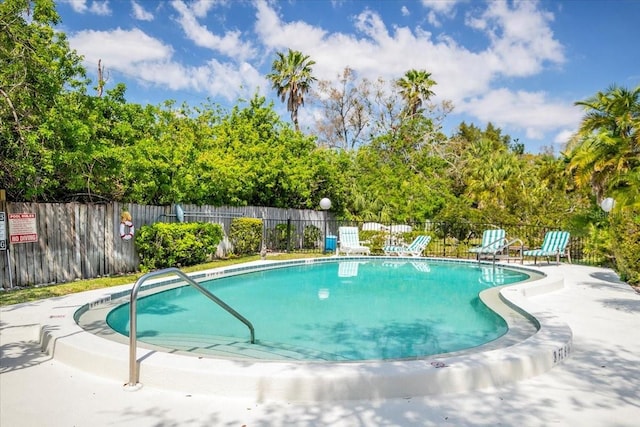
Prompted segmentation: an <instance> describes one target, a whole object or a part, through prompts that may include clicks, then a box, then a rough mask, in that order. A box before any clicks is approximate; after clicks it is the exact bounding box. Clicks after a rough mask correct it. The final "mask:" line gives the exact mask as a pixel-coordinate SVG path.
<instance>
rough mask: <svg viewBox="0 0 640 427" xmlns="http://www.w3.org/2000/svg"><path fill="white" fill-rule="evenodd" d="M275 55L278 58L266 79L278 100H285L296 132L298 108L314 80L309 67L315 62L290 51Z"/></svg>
mask: <svg viewBox="0 0 640 427" xmlns="http://www.w3.org/2000/svg"><path fill="white" fill-rule="evenodd" d="M277 55H278V58H277V59H276V60H275V61H273V65H272V66H271V69H272V70H273V72H272V73H270V74H267V78H268V79H269V80H271V83H272V88H273V89H275V90H276V92H277V94H278V96H279V97H280V100H281V101H282V102H284V101H285V99H286V100H287V111H290V112H291V120H292V121H293V124H294V126H295V129H296V131H299V130H300V127H299V126H298V108H299V107H300V106H301V105H304V95H305V94H306V93H307V92H308V91H309V89H310V88H311V84H312V83H313V82H314V81H315V80H316V78H315V77H313V76H312V75H311V66H312V65H314V64H315V61H313V60H311V59H310V58H309V56H308V55H303V54H302V52H298V51H297V50H291V49H289V51H288V52H287V53H286V54H284V53H283V52H277Z"/></svg>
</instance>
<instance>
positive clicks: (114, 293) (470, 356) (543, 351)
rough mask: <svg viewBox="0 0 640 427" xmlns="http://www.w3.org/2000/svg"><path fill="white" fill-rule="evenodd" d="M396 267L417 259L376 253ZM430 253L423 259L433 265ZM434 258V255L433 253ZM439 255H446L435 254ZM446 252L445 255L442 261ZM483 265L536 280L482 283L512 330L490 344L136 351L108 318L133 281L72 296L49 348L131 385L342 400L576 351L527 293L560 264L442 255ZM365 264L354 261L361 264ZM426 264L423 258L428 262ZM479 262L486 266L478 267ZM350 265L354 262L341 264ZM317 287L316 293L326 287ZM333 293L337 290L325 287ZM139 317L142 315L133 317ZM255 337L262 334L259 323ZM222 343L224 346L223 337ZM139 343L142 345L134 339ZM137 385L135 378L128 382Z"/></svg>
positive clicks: (447, 386) (490, 376)
mask: <svg viewBox="0 0 640 427" xmlns="http://www.w3.org/2000/svg"><path fill="white" fill-rule="evenodd" d="M376 259H382V260H384V261H386V262H388V263H389V265H388V267H389V268H394V266H397V265H398V263H402V262H411V261H413V260H414V259H411V258H407V259H398V258H396V257H393V258H390V257H388V258H385V257H376ZM370 260H372V258H371V257H345V258H314V259H297V260H288V261H274V260H268V261H254V262H251V263H246V264H239V265H236V266H229V267H222V268H216V269H212V270H207V271H203V272H198V273H193V274H190V275H189V277H190V279H191V280H194V281H197V282H206V281H209V280H211V279H217V278H221V277H226V276H233V275H238V274H244V273H248V272H258V271H265V270H269V269H279V268H283V267H290V266H301V265H307V264H314V263H319V264H322V263H336V262H337V261H370ZM431 261H432V259H427V262H428V263H429V264H428V265H429V266H431V264H430V262H431ZM434 261H435V260H434ZM438 261H440V260H438ZM443 261H444V260H443ZM446 261H447V262H450V263H451V264H455V263H462V264H470V265H475V266H477V267H479V268H481V277H480V278H479V280H483V281H489V282H491V283H493V284H496V285H501V284H504V282H505V280H504V274H502V273H504V271H505V270H504V269H503V268H506V269H508V270H518V271H523V272H525V273H527V274H531V275H532V277H531V279H530V280H525V281H523V282H518V283H515V284H512V285H511V286H494V287H490V288H487V289H485V290H483V291H482V292H481V294H480V299H481V300H482V302H483V303H485V304H486V305H487V306H489V307H490V308H491V309H492V310H493V311H495V312H497V313H499V314H500V316H501V317H502V318H503V319H505V320H506V321H507V324H508V325H509V331H508V332H507V333H506V334H505V335H503V336H502V337H500V338H498V339H496V340H494V341H491V342H489V343H488V344H485V345H481V346H478V347H474V348H472V349H468V350H465V351H459V352H455V353H447V354H439V355H434V356H429V357H425V358H415V359H403V360H390V361H380V360H365V361H309V360H303V361H299V360H290V359H287V360H263V359H259V358H255V359H241V358H236V357H225V356H224V354H225V352H226V351H228V350H229V349H233V350H234V351H235V350H238V349H239V350H240V351H241V352H242V354H243V355H245V354H250V353H251V352H253V351H256V348H257V347H259V346H258V345H254V344H250V343H249V341H248V339H247V335H246V332H245V335H244V336H243V337H242V338H241V339H235V340H232V342H229V344H230V346H229V347H227V348H223V351H219V348H218V349H213V348H211V349H207V350H208V351H211V353H210V354H208V355H206V356H205V355H204V354H201V353H195V354H194V353H192V352H189V351H180V350H176V349H173V350H172V349H168V348H162V347H158V346H154V345H151V344H147V343H140V342H139V343H138V344H139V345H138V346H137V351H136V353H134V354H135V355H134V360H133V366H134V370H133V371H134V373H135V372H137V376H136V378H137V381H136V380H133V381H132V379H131V378H132V375H131V373H132V368H131V367H132V358H131V356H132V352H131V349H132V347H131V346H130V345H127V344H130V339H129V338H127V337H125V336H124V335H122V334H119V333H116V332H115V331H114V330H113V329H111V328H110V327H109V326H108V325H107V323H106V317H107V315H108V313H109V312H111V311H112V310H113V309H114V308H115V307H117V306H119V305H121V304H122V303H125V302H128V300H129V297H130V295H131V293H132V288H131V286H130V285H128V286H122V287H120V288H114V289H105V290H101V291H94V292H90V293H88V294H87V295H86V296H83V295H79V297H78V303H77V304H71V305H68V306H67V308H66V314H67V316H64V315H63V316H62V317H59V315H58V316H55V318H53V321H55V322H56V324H55V325H53V326H51V327H46V328H43V330H42V342H43V350H44V351H47V352H48V353H49V354H52V355H54V357H55V359H56V360H59V361H61V362H64V363H67V364H70V365H73V366H75V367H78V368H81V369H83V370H86V371H89V372H92V373H94V374H95V375H99V376H105V377H109V378H112V379H116V380H119V381H123V380H125V379H126V378H127V374H129V375H128V378H129V382H127V383H126V384H125V390H127V391H133V390H138V389H139V388H140V387H142V386H143V385H144V386H145V387H147V386H151V387H158V388H167V389H172V390H179V391H181V392H183V393H187V394H192V393H203V394H207V395H212V396H220V397H223V398H230V397H233V398H236V397H237V398H243V399H245V398H250V399H255V401H257V402H265V401H270V400H282V401H287V402H294V401H325V402H326V401H342V400H351V399H378V398H391V397H403V396H404V397H406V396H425V395H430V394H443V393H460V392H465V391H470V390H478V389H481V388H485V387H495V386H499V385H502V384H507V383H511V382H514V381H519V380H522V379H525V378H530V377H532V376H535V375H539V374H541V373H543V372H547V371H548V370H550V369H552V368H553V367H554V366H556V365H558V364H560V363H562V362H563V361H564V360H565V359H566V358H567V357H569V355H570V354H571V347H572V331H571V328H569V326H568V325H567V324H566V323H565V322H563V321H562V319H560V318H558V317H557V316H554V315H553V314H552V313H548V312H546V311H545V310H541V309H540V307H538V306H537V304H536V303H535V302H534V301H533V300H532V299H531V297H536V296H537V295H542V294H545V293H549V292H554V291H557V290H559V289H562V287H563V286H564V278H563V276H562V275H561V274H558V272H557V271H555V269H545V270H540V269H539V268H536V267H532V266H511V265H504V264H502V265H501V264H497V265H496V267H497V268H496V269H495V270H494V269H493V268H491V267H492V265H491V264H490V263H487V262H480V263H478V262H477V261H468V260H446ZM359 266H360V264H358V267H359ZM422 267H424V266H422ZM482 267H488V268H485V269H482ZM342 270H343V271H342V273H343V274H344V275H345V276H344V280H348V279H349V278H348V276H347V275H348V274H354V271H353V270H354V269H353V265H350V267H349V268H347V266H346V265H345V267H343V269H342ZM181 280H182V279H176V275H175V274H171V275H170V276H165V277H160V278H157V279H152V280H148V281H147V282H144V285H143V286H141V287H140V297H142V296H144V295H147V294H151V293H157V292H159V291H161V290H166V289H169V288H176V287H178V286H181ZM320 290H321V289H318V294H317V296H318V298H320V297H325V296H326V293H325V292H324V291H323V292H320ZM328 297H329V298H331V297H332V296H331V293H330V292H329V295H328ZM136 317H137V316H136ZM257 338H258V339H260V332H259V331H258V335H257ZM222 347H224V346H222ZM133 348H134V349H135V348H136V347H133ZM133 382H135V384H133V385H132V383H133Z"/></svg>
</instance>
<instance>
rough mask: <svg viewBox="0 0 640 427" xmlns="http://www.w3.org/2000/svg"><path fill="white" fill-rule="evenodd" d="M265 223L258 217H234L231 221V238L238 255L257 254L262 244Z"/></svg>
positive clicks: (234, 250) (235, 252)
mask: <svg viewBox="0 0 640 427" xmlns="http://www.w3.org/2000/svg"><path fill="white" fill-rule="evenodd" d="M262 228H263V223H262V220H261V219H258V218H234V219H233V220H232V221H231V229H230V230H229V240H230V241H231V244H232V245H233V253H234V254H236V255H245V254H255V253H257V252H259V251H260V247H261V245H262Z"/></svg>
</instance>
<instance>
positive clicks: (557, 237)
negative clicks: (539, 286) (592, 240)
mask: <svg viewBox="0 0 640 427" xmlns="http://www.w3.org/2000/svg"><path fill="white" fill-rule="evenodd" d="M568 244H569V232H568V231H548V232H547V233H546V234H545V235H544V240H543V242H542V246H541V247H540V248H539V249H531V250H527V251H524V252H523V255H524V256H532V257H533V263H534V264H535V263H536V261H537V260H538V257H542V256H544V257H547V262H550V261H549V258H550V257H552V256H555V257H556V262H557V263H558V264H560V257H563V256H566V257H567V259H568V260H569V263H571V254H570V253H569V251H568V250H567V245H568Z"/></svg>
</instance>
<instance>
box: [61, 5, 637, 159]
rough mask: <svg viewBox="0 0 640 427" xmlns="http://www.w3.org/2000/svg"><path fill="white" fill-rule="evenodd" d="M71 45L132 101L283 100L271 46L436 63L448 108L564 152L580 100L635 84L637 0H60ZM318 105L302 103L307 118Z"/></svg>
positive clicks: (338, 67) (325, 63) (333, 64)
mask: <svg viewBox="0 0 640 427" xmlns="http://www.w3.org/2000/svg"><path fill="white" fill-rule="evenodd" d="M57 10H58V13H59V14H60V17H61V20H62V22H61V23H60V25H58V27H57V29H58V30H60V31H63V32H64V33H66V35H67V37H68V40H69V44H70V46H71V48H73V49H75V50H76V51H77V52H78V53H79V54H81V55H83V57H84V61H85V62H84V65H85V67H86V68H87V70H88V72H89V76H90V77H92V78H93V79H95V78H96V75H97V64H98V60H101V63H102V65H103V66H104V68H105V71H106V73H105V75H106V77H107V78H108V80H107V89H109V88H110V87H113V86H114V85H115V84H117V83H125V85H126V87H127V91H126V99H127V101H128V102H134V103H140V104H154V105H157V104H160V103H162V102H163V101H166V100H175V101H176V102H177V103H178V104H181V103H182V102H186V103H188V104H189V105H191V106H198V105H200V104H201V103H204V102H206V101H207V100H211V101H213V102H215V103H218V104H220V105H222V106H224V107H228V108H231V107H232V106H234V105H238V104H239V102H240V100H246V99H249V98H251V97H253V95H254V94H256V93H258V94H260V95H263V96H266V97H267V98H268V99H269V100H274V102H275V106H276V109H277V110H278V112H279V113H280V114H281V116H282V118H283V120H286V121H290V116H289V114H288V113H287V111H286V106H285V105H284V104H282V103H281V102H280V101H279V99H278V98H277V97H276V95H275V92H274V91H273V90H272V89H271V84H270V83H269V81H268V80H267V78H266V75H267V74H268V73H269V72H270V71H271V65H272V63H273V61H274V59H275V58H276V52H286V51H287V49H293V50H298V51H300V52H302V53H303V54H305V55H308V56H309V57H310V58H311V59H312V60H314V61H315V62H316V63H315V65H314V66H313V75H314V76H315V77H316V78H318V79H319V80H329V81H336V79H337V76H338V75H339V74H340V73H341V72H342V71H343V70H344V69H345V67H349V68H351V69H352V70H354V71H355V73H356V75H357V76H358V77H360V78H367V79H369V80H371V81H375V80H378V79H379V78H382V79H384V80H385V81H389V82H390V81H394V80H396V79H398V78H400V77H402V76H403V75H404V73H405V72H406V71H408V70H410V69H417V70H426V71H427V72H430V73H431V77H432V79H433V80H435V82H436V85H435V86H434V87H433V88H432V90H433V91H434V92H435V95H434V96H433V97H432V101H433V102H434V103H441V102H443V101H448V102H451V103H452V104H453V106H454V109H453V111H452V112H451V113H449V115H448V116H447V118H446V119H445V121H444V132H445V134H447V135H448V136H450V135H452V134H453V133H454V132H455V130H456V127H457V126H458V125H459V124H460V123H461V122H463V121H464V122H466V123H467V124H474V125H476V126H478V127H481V128H484V127H485V126H486V125H487V123H489V122H491V123H493V124H494V125H496V126H498V127H500V128H501V129H502V130H503V133H505V134H508V135H510V136H511V137H512V138H513V139H517V140H518V142H520V143H523V144H524V145H525V150H526V151H528V152H531V153H539V152H542V151H548V150H552V151H553V152H555V153H558V152H561V151H562V149H563V147H564V144H565V143H566V141H567V139H568V138H569V136H570V135H571V134H572V133H574V132H575V130H576V129H577V128H578V126H579V123H580V120H581V118H582V117H583V114H584V110H583V109H582V108H581V107H578V106H575V105H574V103H575V102H576V101H580V100H585V99H587V98H589V97H591V96H593V95H595V94H596V93H597V92H599V91H606V90H607V89H608V88H609V87H611V86H612V85H614V84H615V85H618V86H622V87H626V88H629V89H633V88H635V87H637V86H638V85H640V47H639V46H640V24H639V22H640V0H540V1H536V0H523V1H500V0H489V1H483V0H352V1H349V0H286V1H285V0H282V1H269V0H57ZM315 114H318V110H317V109H316V110H315V111H314V107H313V106H309V105H308V104H307V106H305V107H303V108H302V109H301V110H300V126H301V128H302V130H303V131H304V130H305V129H306V130H309V129H311V128H312V127H313V124H314V115H315Z"/></svg>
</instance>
